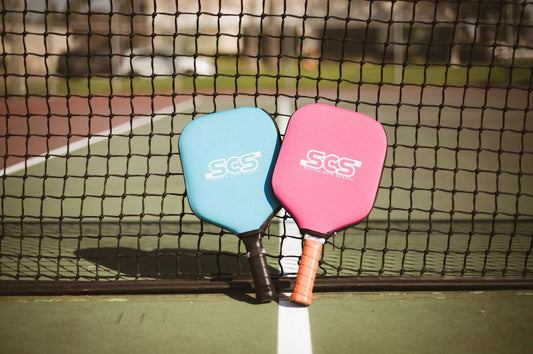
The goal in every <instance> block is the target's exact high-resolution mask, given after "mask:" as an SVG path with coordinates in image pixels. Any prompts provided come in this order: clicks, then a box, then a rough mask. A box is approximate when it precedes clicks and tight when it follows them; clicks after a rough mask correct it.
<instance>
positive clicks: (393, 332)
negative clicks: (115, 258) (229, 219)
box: [0, 291, 533, 354]
mask: <svg viewBox="0 0 533 354" xmlns="http://www.w3.org/2000/svg"><path fill="white" fill-rule="evenodd" d="M277 315H278V305H277V304H276V303H270V304H266V305H251V304H249V303H248V302H247V301H246V300H245V299H243V295H242V294H203V295H138V296H61V297H1V298H0V318H2V321H0V349H1V351H2V353H6V354H11V353H146V352H151V353H258V354H261V353H276V351H277V350H278V349H279V350H278V352H283V349H282V348H278V349H277V346H278V344H277V341H278V323H277ZM309 318H310V326H311V333H312V348H313V353H315V354H321V353H530V352H531V348H532V347H533V337H532V336H531V333H533V293H531V292H517V291H498V292H420V293H417V292H414V293H413V292H412V293H398V292H390V293H354V292H345V293H321V294H317V295H316V297H315V301H314V303H313V305H312V306H311V307H309ZM295 353H296V352H295Z"/></svg>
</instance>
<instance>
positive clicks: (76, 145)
mask: <svg viewBox="0 0 533 354" xmlns="http://www.w3.org/2000/svg"><path fill="white" fill-rule="evenodd" d="M196 103H200V102H199V100H198V99H197V100H196ZM171 107H175V110H174V111H172V110H170V111H169V108H171ZM191 107H193V101H192V100H188V101H184V102H178V103H176V104H175V105H174V106H173V105H170V106H167V107H164V108H162V109H160V110H157V111H156V112H154V115H153V116H152V115H150V116H139V117H136V118H134V119H133V120H132V121H130V122H126V123H122V124H119V125H117V126H115V127H111V129H108V130H104V131H102V132H99V133H96V136H93V137H91V138H84V139H81V140H76V141H75V142H73V143H67V145H64V146H61V147H59V148H56V149H53V150H50V151H48V152H46V153H43V154H42V155H39V156H35V157H32V158H29V159H27V160H24V161H21V162H19V163H16V164H14V165H11V166H9V167H7V168H5V169H3V170H1V171H0V176H4V175H10V174H12V173H16V172H19V171H22V170H25V169H26V168H28V167H31V166H35V165H38V164H40V163H44V162H45V161H47V160H50V159H53V158H55V157H58V156H66V155H67V154H69V153H71V152H73V151H76V150H80V149H83V148H85V147H88V146H89V145H92V144H96V143H98V142H100V141H104V140H107V139H109V137H110V135H111V134H122V133H126V132H128V131H130V130H133V129H136V128H139V127H142V126H144V125H148V124H150V123H151V122H156V121H158V120H160V119H162V118H165V117H168V116H169V115H170V116H171V115H172V114H175V113H180V112H183V111H185V110H186V109H188V108H191Z"/></svg>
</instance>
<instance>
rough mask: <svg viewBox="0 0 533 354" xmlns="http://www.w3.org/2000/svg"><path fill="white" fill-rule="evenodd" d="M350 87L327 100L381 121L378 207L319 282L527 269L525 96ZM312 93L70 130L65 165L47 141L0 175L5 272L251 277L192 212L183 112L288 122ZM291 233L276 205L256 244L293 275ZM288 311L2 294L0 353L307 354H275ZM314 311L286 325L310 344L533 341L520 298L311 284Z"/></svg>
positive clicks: (382, 349) (453, 345) (357, 349)
mask: <svg viewBox="0 0 533 354" xmlns="http://www.w3.org/2000/svg"><path fill="white" fill-rule="evenodd" d="M347 94H348V91H342V90H340V91H339V92H332V95H331V97H338V98H339V99H340V102H333V101H332V100H328V99H323V100H322V101H324V102H326V103H338V104H339V106H343V107H346V108H350V109H355V110H358V111H360V112H363V113H367V114H369V115H371V116H378V117H379V120H380V122H381V123H382V124H383V126H384V129H385V131H386V133H387V138H388V146H389V151H388V155H387V161H386V164H385V169H384V172H383V176H382V181H381V186H380V191H379V193H378V198H377V200H376V204H375V207H374V209H373V211H372V213H371V214H370V216H369V217H368V219H366V220H365V221H363V222H362V223H361V224H359V225H357V226H355V227H353V228H350V229H349V230H347V231H345V232H339V233H338V234H337V235H336V236H335V237H332V238H331V239H329V240H328V242H327V243H326V245H325V247H324V253H323V259H322V262H321V265H320V268H319V271H318V274H319V276H354V275H358V276H367V275H368V276H389V275H390V276H437V277H440V276H484V277H488V276H496V277H509V276H517V277H520V276H524V274H526V275H528V276H530V274H531V273H532V268H531V267H533V264H532V262H531V261H529V259H530V253H531V242H532V238H531V229H532V222H531V221H530V220H529V219H528V218H531V216H532V215H531V210H533V198H532V197H531V195H530V194H528V193H529V192H527V191H528V190H530V187H532V186H533V178H532V176H533V163H531V162H533V161H529V159H530V158H531V156H533V155H532V154H531V152H533V144H532V142H533V140H532V139H531V136H530V133H527V132H529V131H531V130H532V129H531V126H530V125H531V124H532V123H531V122H533V120H531V119H529V118H530V117H531V112H530V111H527V112H526V111H525V109H526V107H525V106H524V102H527V101H528V99H529V96H528V95H531V93H524V92H523V91H520V90H516V91H512V90H510V91H509V93H508V94H507V95H506V96H505V97H504V98H502V95H501V91H498V90H497V89H494V90H476V89H468V90H467V89H455V88H448V89H446V90H444V89H440V88H432V87H426V88H425V89H424V91H421V90H419V89H417V88H414V87H407V88H405V89H402V90H399V89H398V88H394V87H386V86H384V87H377V86H376V87H366V88H363V89H361V90H359V91H358V93H357V95H359V97H358V98H357V99H358V100H360V101H358V102H367V103H368V104H356V105H354V104H349V103H348V102H345V101H343V100H344V99H348V96H347ZM351 94H352V95H353V91H351ZM315 95H318V92H317V93H316V94H313V93H310V94H309V96H308V97H307V96H305V95H302V97H300V98H298V99H289V98H287V97H285V96H283V95H281V96H273V95H249V96H246V95H238V96H234V97H232V96H231V95H230V96H224V95H219V96H217V97H216V98H209V99H207V98H205V99H204V98H202V97H200V96H199V97H196V98H194V101H193V102H192V103H191V105H186V104H185V105H183V104H181V105H180V106H179V107H180V108H179V110H177V111H176V112H168V109H167V110H163V111H162V112H154V114H153V115H149V116H138V117H135V119H134V120H133V121H131V122H129V123H128V124H126V125H125V126H121V127H113V128H112V131H111V137H109V136H110V133H109V132H103V133H100V134H94V135H93V136H92V137H91V139H88V140H81V143H76V144H75V145H73V146H71V147H70V148H69V157H68V158H67V157H66V156H65V151H59V150H58V151H54V152H53V153H52V154H51V156H48V157H40V158H37V159H35V160H33V161H32V162H31V164H27V166H22V167H21V168H19V169H18V170H17V169H10V170H9V173H5V175H4V176H3V183H2V185H1V186H0V188H2V189H3V195H5V197H4V199H3V201H2V205H1V207H2V208H3V210H2V211H3V215H4V216H3V220H2V221H3V222H2V224H1V227H2V231H3V237H2V238H1V239H0V249H1V252H2V258H1V261H0V267H1V268H0V270H1V275H2V276H1V277H0V280H15V279H18V280H40V281H53V280H72V281H95V280H96V281H122V280H132V279H148V280H153V279H176V278H181V279H198V278H202V279H224V278H225V277H234V278H237V279H238V278H239V277H247V276H249V268H248V265H247V261H246V258H245V254H244V253H245V252H244V251H243V246H242V244H240V243H239V241H238V238H237V237H235V236H234V235H231V234H229V233H228V232H225V231H223V230H221V229H220V228H218V227H216V226H211V225H207V224H205V223H200V222H199V221H198V219H197V218H196V217H195V216H194V215H192V213H191V211H190V209H189V206H188V203H187V200H186V195H185V186H184V183H183V178H182V174H181V166H180V161H179V155H178V151H177V141H178V138H179V133H180V132H181V130H182V129H183V127H184V126H185V124H187V123H188V122H190V120H191V118H192V116H193V114H192V112H193V111H194V112H196V113H197V114H198V115H201V114H204V113H210V112H214V111H221V110H223V109H228V108H233V107H236V106H245V105H250V106H258V107H260V108H263V109H265V111H267V112H268V113H269V114H271V115H272V117H273V118H274V119H275V120H276V122H277V123H278V124H279V125H280V130H281V132H282V133H283V124H284V123H286V120H287V119H288V117H289V116H290V114H291V113H292V112H293V111H294V109H295V108H297V107H301V106H302V105H303V104H306V103H312V102H314V101H315V100H314V98H313V97H316V96H315ZM400 98H401V99H400ZM349 99H350V100H352V102H353V100H355V99H356V98H355V97H353V96H351V97H350V98H349ZM399 101H401V102H402V105H398V104H397V102H399ZM376 102H380V104H379V105H377V104H375V103H376ZM411 102H412V103H413V104H411ZM419 102H423V103H424V106H423V107H422V108H420V107H418V106H417V105H416V104H415V103H419ZM480 104H483V105H484V106H485V107H486V108H485V109H484V110H483V111H481V110H479V105H480ZM470 107H471V108H470ZM475 107H477V108H475ZM504 107H505V110H504V109H503V108H504ZM526 118H527V119H526ZM524 132H526V133H524ZM415 144H416V145H415ZM73 147H75V148H73ZM436 166H438V168H435V167H436ZM67 176H68V177H67ZM474 192H475V193H474ZM21 196H23V198H22V197H21ZM473 212H475V215H473ZM518 215H520V216H524V218H521V217H520V218H519V217H517V216H518ZM513 216H514V217H513ZM291 240H292V241H296V242H299V240H300V235H299V232H298V230H297V229H295V226H294V223H291V221H290V218H288V215H286V214H284V213H283V212H281V213H280V214H279V215H278V216H276V217H275V218H274V219H273V221H272V223H271V224H270V226H269V228H268V230H267V234H266V236H265V238H264V246H265V249H266V251H267V259H268V262H269V265H270V271H271V273H272V274H273V275H274V276H276V275H279V274H280V273H283V275H284V276H287V275H294V272H295V268H294V267H290V266H288V267H287V268H284V267H286V264H287V262H285V261H287V260H289V261H291V262H292V263H294V264H296V262H297V259H298V256H299V253H298V254H290V253H285V252H284V251H283V249H284V243H290V242H291ZM528 257H529V258H528ZM291 262H289V263H291ZM294 264H293V265H294ZM287 308H289V309H293V308H292V307H290V306H289V305H288V302H287V301H285V300H281V301H280V303H279V304H276V303H270V304H266V305H254V304H253V296H251V295H250V294H243V293H227V294H194V295H192V294H189V295H184V294H182V295H137V296H61V297H0V318H2V321H0V352H2V353H37V352H39V353H74V352H75V353H95V352H99V353H145V352H154V353H168V352H174V353H175V352H177V353H250V352H252V353H275V352H278V353H280V354H282V353H298V352H303V353H310V352H311V351H309V350H308V349H309V348H307V349H306V350H302V351H298V350H294V348H293V347H292V346H291V347H290V348H289V349H285V348H286V347H285V346H287V342H286V339H287V338H289V342H290V341H291V335H292V332H289V333H291V334H289V336H288V337H287V336H283V335H281V334H283V333H286V332H285V331H287V328H290V326H291V323H281V324H280V321H279V318H280V316H279V314H280V313H282V312H283V311H284V310H286V309H287ZM290 313H291V315H289V318H290V317H291V316H292V314H293V313H296V312H290ZM308 315H309V320H308V321H304V322H298V321H296V322H295V324H294V325H293V327H296V328H293V329H298V326H300V325H302V323H309V324H310V331H308V332H309V333H310V335H311V344H312V348H313V350H312V352H313V353H508V352H511V353H527V352H530V348H531V347H532V345H533V340H532V337H531V335H530V333H532V330H533V327H532V323H533V294H532V293H531V292H516V291H513V292H511V291H498V292H445V293H428V292H411V293H354V292H344V293H324V292H322V293H321V292H319V293H316V296H315V299H314V301H313V305H312V306H311V307H309V308H308ZM289 330H290V329H289ZM280 338H285V341H280ZM297 338H298V337H295V339H294V340H293V342H295V341H298V340H299V339H297ZM289 344H291V343H289ZM292 344H294V343H292Z"/></svg>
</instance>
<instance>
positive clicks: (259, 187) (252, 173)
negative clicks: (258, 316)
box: [178, 107, 280, 303]
mask: <svg viewBox="0 0 533 354" xmlns="http://www.w3.org/2000/svg"><path fill="white" fill-rule="evenodd" d="M178 145H179V151H180V155H181V164H182V167H183V175H184V178H185V186H186V189H187V197H188V200H189V205H190V206H191V209H192V211H193V212H194V213H195V214H196V216H198V217H199V218H200V219H202V220H205V221H207V222H210V223H212V224H215V225H218V226H220V227H222V228H224V229H227V230H229V231H231V232H232V233H234V234H236V235H237V236H239V238H240V239H241V240H242V241H243V243H244V245H245V247H246V251H247V256H248V260H249V263H250V269H251V271H252V276H253V278H254V284H255V289H256V299H257V301H258V302H261V303H263V302H269V301H271V300H273V299H274V297H275V296H276V290H275V288H274V285H273V283H272V280H271V278H270V272H269V270H268V265H267V262H266V257H265V253H266V252H265V250H264V248H263V245H262V241H261V238H262V235H263V233H264V230H265V228H266V226H267V225H268V222H269V221H270V219H271V218H272V216H273V215H274V214H275V213H276V211H277V210H279V208H280V204H279V202H278V201H277V199H276V197H275V196H274V192H273V191H272V184H271V178H272V172H273V169H274V164H275V160H276V158H277V155H278V152H279V147H280V138H279V133H278V130H277V128H276V126H275V124H274V122H273V120H272V118H271V117H270V116H269V115H268V114H267V113H265V112H264V111H263V110H261V109H259V108H254V107H241V108H235V109H230V110H226V111H222V112H217V113H212V114H208V115H205V116H202V117H200V118H197V119H195V120H193V121H192V122H190V123H189V124H187V126H186V127H185V128H184V129H183V132H182V133H181V136H180V138H179V143H178Z"/></svg>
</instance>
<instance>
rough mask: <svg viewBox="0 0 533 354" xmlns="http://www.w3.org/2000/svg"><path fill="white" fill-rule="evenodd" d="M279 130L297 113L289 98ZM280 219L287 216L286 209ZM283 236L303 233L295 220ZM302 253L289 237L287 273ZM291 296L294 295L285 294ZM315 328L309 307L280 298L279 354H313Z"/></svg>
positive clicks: (283, 102) (283, 226)
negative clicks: (293, 112) (311, 324)
mask: <svg viewBox="0 0 533 354" xmlns="http://www.w3.org/2000/svg"><path fill="white" fill-rule="evenodd" d="M278 102H279V113H280V115H279V116H278V127H279V129H280V132H281V133H282V134H284V133H285V131H286V129H287V123H288V121H289V116H290V114H291V113H292V111H293V109H292V108H293V107H292V102H291V100H290V99H288V98H285V97H280V98H279V101H278ZM278 215H279V216H283V215H285V210H282V211H280V213H279V214H278ZM279 228H280V234H283V233H284V232H285V235H290V236H299V235H300V231H299V229H298V226H297V225H296V223H295V222H294V220H293V219H286V220H285V223H283V219H281V221H280V223H279ZM301 254H302V242H301V240H300V238H299V237H286V238H285V239H283V240H282V243H281V255H282V256H284V257H283V258H282V259H281V266H282V267H283V271H284V272H285V273H294V274H296V273H297V272H298V256H300V255H301ZM282 295H286V296H289V295H290V294H282ZM312 352H313V348H312V345H311V327H310V324H309V311H308V310H307V307H303V306H300V305H296V304H293V303H292V302H290V301H289V300H286V299H280V300H279V306H278V354H311V353H312Z"/></svg>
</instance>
